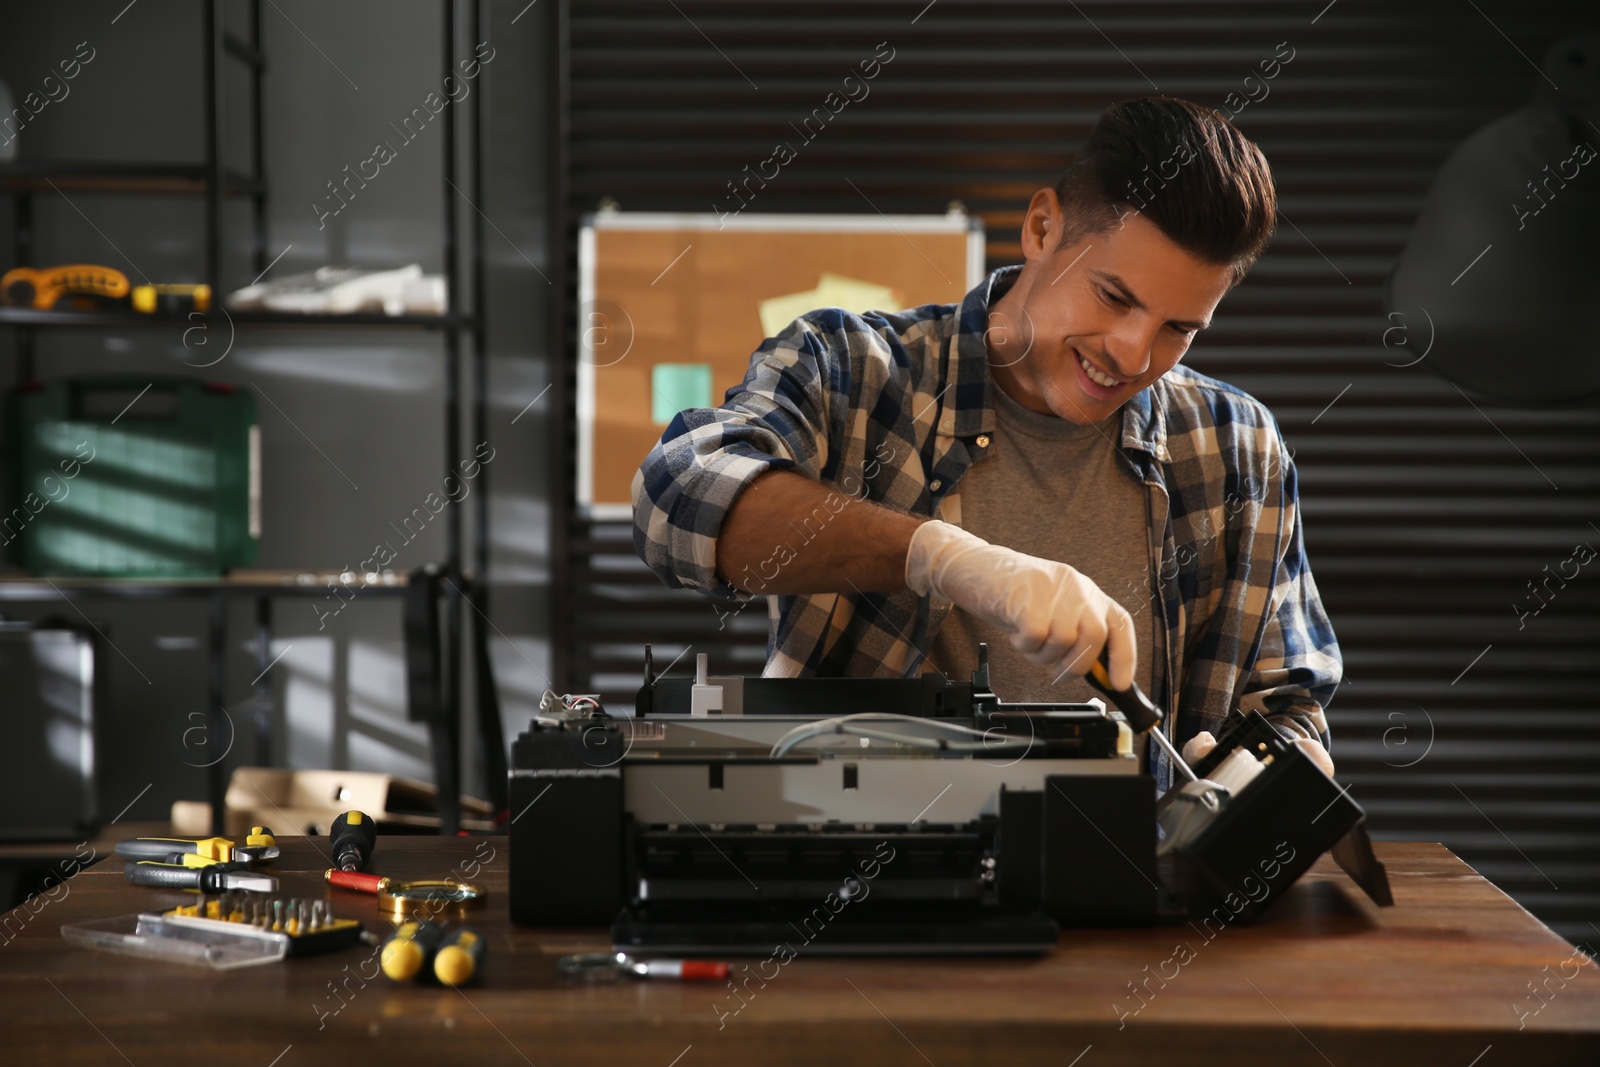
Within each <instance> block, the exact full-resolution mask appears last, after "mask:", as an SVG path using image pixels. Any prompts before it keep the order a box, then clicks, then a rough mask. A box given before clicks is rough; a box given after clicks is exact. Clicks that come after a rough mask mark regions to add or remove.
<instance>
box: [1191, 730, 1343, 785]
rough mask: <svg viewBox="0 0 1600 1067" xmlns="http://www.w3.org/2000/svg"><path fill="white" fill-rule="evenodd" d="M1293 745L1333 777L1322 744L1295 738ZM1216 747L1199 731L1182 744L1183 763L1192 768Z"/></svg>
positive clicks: (1331, 760)
mask: <svg viewBox="0 0 1600 1067" xmlns="http://www.w3.org/2000/svg"><path fill="white" fill-rule="evenodd" d="M1294 743H1295V744H1297V745H1299V746H1300V751H1302V752H1304V753H1305V754H1306V755H1307V756H1308V757H1310V759H1311V762H1312V763H1315V764H1316V765H1317V766H1318V767H1321V768H1322V773H1324V774H1326V775H1327V776H1328V777H1329V778H1332V777H1333V757H1332V756H1330V755H1328V750H1327V749H1325V748H1323V747H1322V742H1320V741H1318V740H1317V739H1316V738H1313V737H1297V738H1295V739H1294ZM1216 747H1217V739H1216V738H1214V737H1212V736H1211V734H1210V732H1209V731H1206V730H1201V731H1200V732H1199V733H1197V734H1195V735H1194V736H1193V737H1191V738H1189V740H1188V741H1186V742H1185V743H1184V746H1183V762H1185V763H1187V764H1189V765H1190V766H1191V767H1192V766H1194V765H1195V764H1196V763H1198V762H1199V761H1200V760H1203V759H1205V757H1206V753H1208V752H1210V751H1211V750H1212V749H1214V748H1216Z"/></svg>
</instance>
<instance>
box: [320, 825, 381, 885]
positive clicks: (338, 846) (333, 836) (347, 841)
mask: <svg viewBox="0 0 1600 1067" xmlns="http://www.w3.org/2000/svg"><path fill="white" fill-rule="evenodd" d="M377 844H378V827H377V824H376V823H374V822H373V821H372V817H371V816H370V815H367V814H366V813H364V812H360V811H354V810H352V811H347V812H344V813H343V814H342V815H340V816H339V817H338V818H337V819H334V820H333V826H332V827H330V828H329V830H328V853H329V855H330V856H331V857H332V858H333V865H334V866H335V867H337V868H338V869H339V870H341V871H359V870H360V869H361V868H363V867H365V866H366V865H367V860H368V859H370V858H371V857H372V850H373V849H374V848H376V847H377Z"/></svg>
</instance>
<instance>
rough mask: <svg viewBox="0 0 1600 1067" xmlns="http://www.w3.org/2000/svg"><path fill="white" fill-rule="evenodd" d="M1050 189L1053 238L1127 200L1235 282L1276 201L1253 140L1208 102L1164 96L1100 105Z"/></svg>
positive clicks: (1100, 220) (1260, 243)
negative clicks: (1058, 211) (1058, 214)
mask: <svg viewBox="0 0 1600 1067" xmlns="http://www.w3.org/2000/svg"><path fill="white" fill-rule="evenodd" d="M1056 195H1057V196H1058V197H1059V198H1060V199H1061V203H1062V208H1063V211H1064V213H1065V216H1066V217H1065V225H1064V227H1063V233H1062V235H1061V247H1063V248H1065V247H1068V246H1070V245H1074V244H1077V243H1078V242H1079V241H1081V240H1083V239H1084V238H1085V237H1087V236H1089V235H1090V234H1095V233H1105V232H1106V231H1108V230H1110V229H1111V228H1112V226H1114V225H1115V224H1116V223H1117V222H1118V221H1119V220H1120V219H1121V218H1122V217H1123V216H1124V215H1125V214H1127V212H1128V211H1129V210H1132V211H1134V212H1137V213H1140V214H1143V215H1144V217H1145V218H1147V219H1149V220H1150V221H1151V222H1152V223H1154V224H1155V225H1156V227H1157V228H1159V229H1160V230H1161V232H1162V233H1164V234H1166V235H1167V237H1168V238H1169V239H1171V241H1172V242H1173V243H1174V244H1176V245H1177V246H1178V247H1179V248H1182V249H1183V250H1184V251H1186V252H1188V253H1190V254H1191V255H1194V256H1197V257H1198V258H1200V259H1202V260H1204V261H1206V262H1207V263H1216V264H1219V265H1222V264H1225V265H1228V266H1231V267H1233V280H1234V283H1235V284H1238V282H1239V281H1240V280H1241V279H1242V278H1243V277H1244V275H1245V271H1247V270H1249V269H1250V265H1251V264H1252V263H1254V262H1255V260H1256V257H1257V256H1259V255H1260V254H1261V250H1262V249H1263V248H1265V247H1266V244H1267V238H1269V237H1271V236H1272V228H1273V224H1274V221H1275V219H1276V216H1277V211H1278V200H1277V193H1276V192H1275V190H1274V189H1273V185H1272V171H1271V170H1270V169H1269V168H1268V167H1267V160H1266V157H1265V156H1263V155H1262V154H1261V149H1259V148H1257V147H1256V146H1255V144H1254V143H1252V142H1251V141H1250V140H1249V139H1247V138H1246V137H1245V136H1244V134H1242V133H1240V132H1239V131H1238V129H1236V128H1235V127H1234V125H1233V124H1232V123H1231V122H1229V121H1228V120H1227V119H1225V118H1223V117H1222V115H1220V114H1218V113H1217V112H1215V111H1212V110H1210V109H1209V108H1203V107H1201V106H1200V105H1198V104H1192V103H1190V102H1189V101H1187V100H1177V99H1174V98H1172V97H1166V96H1153V97H1145V98H1143V99H1139V100H1126V101H1123V102H1121V103H1116V104H1112V105H1111V106H1110V107H1108V108H1106V109H1105V111H1103V112H1102V113H1101V115H1100V118H1099V121H1097V122H1096V123H1095V124H1094V129H1092V130H1090V131H1089V137H1088V140H1086V141H1085V142H1084V144H1083V150H1082V151H1080V152H1079V153H1078V156H1077V158H1076V159H1075V160H1074V161H1073V163H1072V166H1071V167H1069V168H1068V169H1067V173H1066V174H1065V175H1064V176H1062V178H1061V180H1060V181H1059V182H1057V183H1056Z"/></svg>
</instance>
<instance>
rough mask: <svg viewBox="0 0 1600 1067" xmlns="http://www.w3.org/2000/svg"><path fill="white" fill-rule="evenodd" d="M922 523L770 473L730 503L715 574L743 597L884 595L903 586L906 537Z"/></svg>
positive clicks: (915, 517) (908, 539) (785, 473)
mask: <svg viewBox="0 0 1600 1067" xmlns="http://www.w3.org/2000/svg"><path fill="white" fill-rule="evenodd" d="M926 521H927V519H926V518H924V517H922V516H918V515H908V514H906V513H904V512H900V511H894V510H892V509H890V508H886V507H882V506H880V505H878V504H873V503H869V502H867V501H865V500H861V499H858V498H856V497H854V496H851V495H850V494H848V493H845V492H843V491H842V490H839V489H837V488H834V487H832V486H828V485H824V484H822V483H821V482H816V481H812V480H811V479H810V478H807V477H806V476H805V475H803V474H796V473H794V472H793V471H772V472H770V473H767V474H763V475H762V476H761V477H759V478H757V479H756V480H755V481H753V482H751V483H750V484H749V485H748V486H747V487H746V488H745V490H744V491H743V492H742V493H740V494H739V497H738V499H737V500H735V501H734V503H733V507H732V508H731V509H730V510H729V511H728V514H727V517H726V518H725V519H723V522H722V530H721V533H720V534H719V535H718V537H717V575H718V577H720V578H722V579H723V580H725V581H728V582H731V583H732V584H733V585H734V586H736V587H737V588H739V589H743V590H745V591H746V592H759V593H785V594H791V593H792V594H798V593H852V592H856V591H858V590H859V591H860V592H863V593H889V592H895V591H897V590H900V589H903V588H905V565H906V551H907V549H908V548H909V546H910V544H911V535H912V533H913V532H915V531H916V528H917V527H918V526H919V525H921V524H922V523H924V522H926Z"/></svg>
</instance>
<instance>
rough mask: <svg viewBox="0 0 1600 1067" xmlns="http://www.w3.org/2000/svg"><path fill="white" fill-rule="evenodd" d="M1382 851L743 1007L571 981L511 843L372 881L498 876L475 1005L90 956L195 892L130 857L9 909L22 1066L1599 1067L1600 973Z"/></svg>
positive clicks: (846, 967)
mask: <svg viewBox="0 0 1600 1067" xmlns="http://www.w3.org/2000/svg"><path fill="white" fill-rule="evenodd" d="M283 847H284V854H283V856H282V857H281V858H280V859H279V860H278V861H277V864H276V866H277V868H278V872H279V874H280V876H281V877H282V878H283V882H284V886H283V889H284V892H285V893H294V894H301V895H318V894H322V893H323V892H324V891H325V888H326V887H325V886H324V884H323V882H322V880H321V871H322V869H323V868H324V866H325V864H326V859H325V854H324V853H323V850H322V843H321V842H320V841H318V840H316V839H310V840H307V839H285V840H284V841H283ZM1377 847H1378V852H1379V856H1380V857H1381V858H1382V859H1383V860H1384V861H1385V862H1386V863H1387V864H1388V868H1389V874H1390V879H1391V881H1392V883H1393V887H1394V897H1395V906H1394V907H1392V908H1387V909H1380V908H1377V907H1376V906H1374V905H1373V904H1371V903H1370V902H1369V901H1367V900H1366V898H1365V897H1363V896H1362V895H1361V894H1360V892H1359V891H1358V890H1357V889H1356V888H1355V887H1354V886H1353V885H1352V884H1351V883H1350V882H1349V880H1348V879H1347V878H1346V877H1345V876H1344V875H1343V873H1341V872H1340V871H1339V870H1338V869H1337V868H1336V867H1334V866H1333V864H1332V863H1331V862H1330V861H1329V860H1327V859H1326V858H1325V859H1324V860H1322V861H1321V862H1319V863H1318V864H1317V866H1316V867H1315V868H1313V870H1312V871H1311V872H1310V873H1308V874H1307V875H1306V876H1305V877H1304V878H1302V879H1301V881H1300V882H1299V884H1297V885H1296V886H1294V887H1293V889H1292V890H1291V891H1290V892H1289V893H1288V894H1287V895H1286V896H1285V897H1284V898H1283V899H1282V900H1281V901H1280V902H1279V903H1278V904H1277V905H1275V906H1274V907H1273V908H1272V909H1271V910H1269V911H1268V912H1267V913H1266V914H1265V915H1264V916H1263V917H1262V919H1261V920H1260V921H1259V922H1258V923H1257V924H1256V925H1254V926H1252V927H1225V928H1222V929H1221V930H1220V932H1216V931H1213V936H1212V938H1211V939H1210V940H1207V938H1206V936H1205V933H1204V932H1203V931H1202V930H1199V929H1197V928H1194V927H1190V926H1187V925H1178V926H1163V927H1156V928H1143V929H1121V930H1069V931H1067V932H1066V933H1064V934H1063V936H1062V938H1061V944H1060V947H1059V948H1058V950H1057V951H1056V952H1055V953H1054V954H1053V955H1051V956H1049V957H1048V958H1045V959H1037V960H978V961H950V960H906V959H896V960H860V959H854V960H847V959H830V958H824V957H820V956H813V955H809V954H807V952H806V951H805V950H804V949H803V948H802V949H801V950H800V952H799V955H798V956H797V958H795V959H793V960H792V961H790V962H788V963H786V964H784V965H783V966H782V967H781V968H776V970H777V973H776V974H775V976H773V977H772V978H771V979H770V980H767V981H763V979H762V978H761V977H760V973H763V972H764V973H765V974H768V975H772V974H773V972H774V969H775V965H768V966H767V967H765V968H760V967H759V966H757V972H756V976H755V977H752V978H750V979H749V981H748V982H747V983H745V984H744V985H743V986H742V987H741V988H742V989H744V990H747V992H744V994H743V997H742V999H741V998H736V997H735V996H734V994H733V993H731V992H730V991H729V990H728V988H727V987H726V986H725V985H713V984H708V983H680V982H674V981H660V980H652V981H639V980H631V979H630V980H624V981H613V982H583V981H578V980H573V979H568V978H564V977H563V976H562V975H560V974H559V972H558V971H557V970H556V967H555V960H556V958H557V957H558V956H560V955H562V954H564V953H567V952H573V951H589V950H604V949H605V948H607V947H608V946H607V938H606V936H605V934H604V932H603V931H599V930H590V931H540V930H527V929H521V928H517V927H513V926H511V924H510V922H509V920H508V918H507V912H506V865H507V843H506V839H505V838H455V839H441V838H431V837H385V838H382V839H380V842H379V847H378V851H377V854H376V856H375V858H374V862H373V865H372V866H373V869H375V870H377V871H378V872H380V873H383V874H389V875H394V876H397V877H402V878H424V877H444V876H448V875H450V874H452V873H455V874H458V875H459V874H462V873H467V874H471V873H473V872H474V869H475V868H474V865H475V864H476V865H477V867H478V868H481V869H480V870H478V871H477V880H478V881H480V882H482V883H483V884H485V885H486V886H487V887H488V889H489V890H490V894H491V896H490V902H489V905H488V907H487V908H486V909H485V910H484V911H482V912H481V913H479V918H477V919H476V920H474V922H473V923H472V924H471V925H473V926H475V927H477V928H478V929H479V930H480V931H481V932H482V933H483V934H484V935H485V936H486V938H487V940H488V944H489V957H488V962H487V965H486V968H485V973H484V976H483V981H482V982H481V984H478V985H474V986H471V987H469V988H467V989H464V990H460V991H457V990H450V989H443V988H438V987H431V988H430V987H422V986H410V985H408V986H397V985H393V984H391V983H389V982H388V981H387V980H386V979H384V978H382V977H379V978H377V979H375V980H364V979H363V977H362V976H363V974H372V973H373V967H372V965H371V964H370V963H368V962H367V961H368V959H369V957H370V953H371V950H370V949H365V948H360V949H351V950H347V951H344V952H341V953H336V954H330V955H324V956H316V957H309V958H304V959H295V960H289V961H285V962H283V963H279V964H272V965H267V966H263V967H257V968H250V969H245V970H240V971H232V972H212V971H209V970H204V969H198V968H190V967H185V966H182V965H176V964H161V963H155V962H149V961H144V960H139V959H132V958H128V957H122V956H115V955H109V954H105V953H100V952H92V951H87V950H84V949H79V948H75V947H73V946H70V945H68V944H66V943H65V942H64V941H63V940H62V939H61V936H60V928H61V926H62V924H63V923H70V922H78V921H83V920H86V919H95V918H103V917H108V916H113V915H119V914H124V913H129V912H135V911H142V910H159V909H160V908H162V907H170V906H172V905H174V904H177V903H181V902H182V899H181V898H182V894H172V893H163V892H160V891H156V890H148V889H141V888H137V887H134V886H130V885H128V884H127V882H126V880H125V879H124V877H123V874H122V870H121V862H120V861H118V860H116V859H115V858H113V859H111V860H110V861H109V862H101V863H98V864H97V865H95V866H93V867H91V868H89V869H87V870H85V871H83V872H82V873H80V874H78V875H77V876H75V877H74V878H72V879H71V880H70V881H69V882H67V883H66V885H65V886H64V887H63V889H62V890H60V891H57V893H56V894H55V896H56V899H54V900H48V899H46V898H43V897H40V898H35V900H34V901H33V902H31V903H30V904H26V905H24V906H23V907H21V908H19V909H17V910H16V911H14V912H12V913H11V914H10V915H9V916H7V918H6V919H5V920H4V922H3V929H4V934H3V936H4V938H5V941H4V943H0V998H3V999H0V1005H3V1007H0V1062H3V1063H7V1064H13V1063H14V1064H77V1063H85V1064H90V1063H92V1064H120V1063H124V1062H126V1063H130V1064H134V1065H137V1067H146V1065H150V1067H156V1065H163V1067H164V1065H171V1064H179V1063H191V1062H192V1063H206V1064H213V1065H226V1067H240V1065H243V1067H299V1065H303V1064H339V1065H349V1064H357V1063H361V1064H365V1063H374V1064H408V1063H426V1064H470V1065H473V1067H478V1065H488V1064H513V1065H515V1064H535V1065H537V1067H551V1065H561V1064H577V1063H616V1064H622V1063H626V1064H629V1065H642V1067H697V1065H700V1064H710V1063H726V1064H735V1063H737V1064H753V1065H759V1064H819V1063H827V1064H837V1063H847V1062H848V1063H872V1064H885V1065H894V1064H908V1065H913V1067H915V1065H921V1064H933V1065H935V1067H956V1065H961V1064H1033V1063H1052V1064H1063V1065H1070V1064H1077V1065H1078V1067H1108V1065H1112V1064H1133V1063H1152V1062H1156V1059H1155V1057H1157V1056H1160V1057H1162V1060H1163V1062H1180V1061H1181V1062H1183V1063H1186V1064H1229V1065H1234V1064H1333V1065H1336V1067H1357V1065H1364V1064H1374V1063H1406V1064H1413V1065H1418V1067H1420V1065H1424V1064H1427V1065H1432V1064H1441V1065H1451V1067H1506V1065H1517V1067H1527V1065H1532V1064H1568V1063H1570V1064H1584V1065H1588V1067H1593V1065H1594V1064H1597V1063H1600V973H1596V972H1597V966H1596V964H1595V963H1594V962H1593V961H1591V960H1589V959H1588V958H1587V957H1586V956H1583V955H1581V954H1576V955H1575V950H1574V948H1573V947H1572V946H1570V945H1568V944H1567V943H1566V942H1565V941H1563V940H1562V939H1560V938H1559V937H1557V936H1556V935H1555V934H1553V933H1551V932H1550V931H1549V930H1548V929H1547V928H1545V927H1544V926H1543V925H1541V924H1540V923H1539V922H1538V921H1537V920H1536V919H1534V918H1533V917H1532V916H1531V915H1529V914H1528V913H1527V912H1526V911H1524V910H1522V909H1521V908H1520V907H1518V906H1517V905H1516V904H1515V903H1514V902H1512V901H1511V900H1510V899H1509V898H1508V897H1506V896H1505V894H1503V893H1501V892H1500V891H1499V890H1498V889H1496V888H1495V887H1494V886H1493V885H1492V884H1490V883H1489V882H1488V881H1486V880H1485V879H1483V878H1482V877H1480V876H1479V875H1478V874H1477V873H1475V872H1474V871H1473V870H1472V869H1471V868H1469V867H1468V866H1466V865H1465V864H1464V863H1462V862H1461V861H1460V860H1458V859H1457V858H1456V857H1454V856H1453V855H1451V853H1450V852H1449V851H1448V850H1447V849H1445V848H1444V847H1443V846H1441V845H1437V844H1421V843H1380V844H1379V845H1378V846H1377ZM552 862H562V861H561V860H552ZM331 898H332V899H333V901H334V907H335V911H336V912H337V913H338V914H340V915H345V916H349V917H356V918H363V919H365V920H369V921H370V923H371V925H372V927H373V928H377V929H383V924H382V922H381V921H380V920H379V919H378V917H377V914H376V911H375V908H374V906H373V902H372V898H368V897H361V896H358V895H354V894H347V893H333V894H331ZM1595 940H1596V942H1600V934H1597V937H1596V939H1595ZM746 962H748V963H749V964H751V965H759V963H760V961H756V960H751V961H746ZM1147 968H1148V970H1147ZM1163 976H1165V977H1163ZM1134 985H1137V986H1139V988H1140V990H1141V991H1142V994H1143V995H1142V996H1136V995H1135V994H1134V992H1133V991H1132V986H1134ZM1535 987H1537V988H1538V990H1539V994H1538V999H1535V994H1534V992H1533V990H1534V989H1535ZM335 990H337V994H336V992H335ZM741 1004H742V1007H741V1006H740V1005H741ZM734 1009H737V1011H736V1012H735V1011H734ZM1135 1009H1137V1011H1135ZM1519 1025H1520V1029H1519ZM1175 1057H1176V1058H1177V1059H1175Z"/></svg>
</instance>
